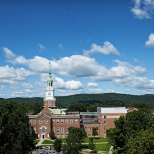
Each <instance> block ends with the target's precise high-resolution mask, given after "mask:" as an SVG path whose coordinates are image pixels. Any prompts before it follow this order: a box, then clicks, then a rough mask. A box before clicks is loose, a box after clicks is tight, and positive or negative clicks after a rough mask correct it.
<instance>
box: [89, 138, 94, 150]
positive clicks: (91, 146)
mask: <svg viewBox="0 0 154 154" xmlns="http://www.w3.org/2000/svg"><path fill="white" fill-rule="evenodd" d="M88 148H89V149H91V150H94V148H95V144H94V140H93V138H89V145H88Z"/></svg>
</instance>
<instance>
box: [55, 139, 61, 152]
mask: <svg viewBox="0 0 154 154" xmlns="http://www.w3.org/2000/svg"><path fill="white" fill-rule="evenodd" d="M53 146H54V149H55V150H56V151H57V152H58V153H59V152H60V151H61V148H62V141H61V139H58V138H56V139H55V141H54V143H53Z"/></svg>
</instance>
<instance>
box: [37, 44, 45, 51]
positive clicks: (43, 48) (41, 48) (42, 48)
mask: <svg viewBox="0 0 154 154" xmlns="http://www.w3.org/2000/svg"><path fill="white" fill-rule="evenodd" d="M38 46H39V48H40V49H39V52H43V51H46V47H45V46H43V45H42V44H41V43H38Z"/></svg>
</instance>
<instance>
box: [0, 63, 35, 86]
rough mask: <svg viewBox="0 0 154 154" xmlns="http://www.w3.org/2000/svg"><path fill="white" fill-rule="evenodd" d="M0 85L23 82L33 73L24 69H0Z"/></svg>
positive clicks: (7, 67)
mask: <svg viewBox="0 0 154 154" xmlns="http://www.w3.org/2000/svg"><path fill="white" fill-rule="evenodd" d="M0 72H1V73H0V79H1V80H0V83H8V84H15V81H21V80H25V79H26V78H27V77H29V76H31V75H34V73H33V72H31V71H29V70H26V69H24V68H17V69H15V68H13V67H9V66H8V65H6V66H1V67H0Z"/></svg>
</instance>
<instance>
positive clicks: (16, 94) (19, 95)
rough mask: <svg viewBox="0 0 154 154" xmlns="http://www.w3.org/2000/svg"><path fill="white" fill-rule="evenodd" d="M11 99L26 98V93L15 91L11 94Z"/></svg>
mask: <svg viewBox="0 0 154 154" xmlns="http://www.w3.org/2000/svg"><path fill="white" fill-rule="evenodd" d="M11 97H25V93H24V92H22V91H14V92H12V93H11Z"/></svg>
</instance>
